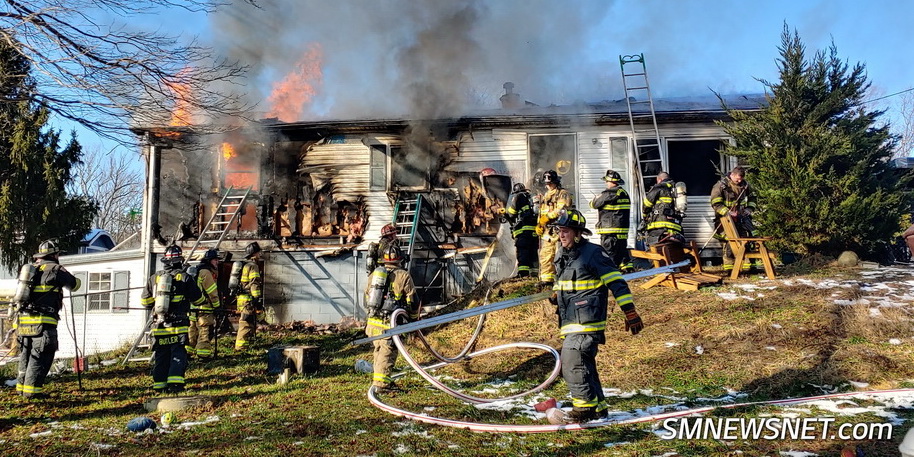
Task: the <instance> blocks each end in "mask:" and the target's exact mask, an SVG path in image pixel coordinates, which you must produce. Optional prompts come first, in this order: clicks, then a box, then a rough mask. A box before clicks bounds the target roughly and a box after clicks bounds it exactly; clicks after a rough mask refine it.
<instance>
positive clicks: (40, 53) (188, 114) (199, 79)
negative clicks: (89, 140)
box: [0, 0, 256, 142]
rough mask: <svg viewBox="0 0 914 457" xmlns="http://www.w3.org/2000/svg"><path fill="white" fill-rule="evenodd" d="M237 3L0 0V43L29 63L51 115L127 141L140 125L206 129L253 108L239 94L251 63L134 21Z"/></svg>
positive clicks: (201, 0) (222, 0)
mask: <svg viewBox="0 0 914 457" xmlns="http://www.w3.org/2000/svg"><path fill="white" fill-rule="evenodd" d="M244 1H245V2H246V3H249V4H251V5H253V6H256V4H255V0H244ZM229 2H230V0H0V39H2V40H4V41H6V42H8V43H9V44H10V45H11V46H13V47H14V48H15V49H16V50H18V52H19V53H20V54H22V55H23V56H25V57H26V58H27V59H28V60H29V61H30V63H31V65H32V70H33V76H34V77H35V78H36V80H37V82H38V87H39V90H38V92H39V94H38V98H39V99H40V100H41V101H44V102H46V103H47V106H48V107H49V108H50V109H51V110H52V111H53V112H55V113H56V114H57V115H59V116H61V117H63V118H66V119H70V120H73V121H75V122H78V123H80V124H82V125H84V126H85V127H87V128H89V129H91V130H93V131H95V132H97V133H98V134H100V135H102V136H105V137H108V138H112V139H116V140H119V141H122V142H124V141H125V140H127V141H129V139H130V138H131V137H130V134H129V128H130V127H134V126H144V127H148V126H169V125H186V126H190V127H191V128H193V127H197V128H200V129H203V127H202V126H203V125H210V124H212V121H214V120H221V119H224V118H232V117H236V116H242V117H243V115H244V113H245V112H246V111H247V109H248V108H249V107H248V106H246V105H244V103H243V102H242V100H241V97H240V95H238V94H237V93H235V92H234V91H233V90H232V87H233V84H235V82H236V80H237V78H238V77H239V76H241V75H242V74H243V72H244V70H245V68H244V67H243V66H241V65H239V64H238V63H236V62H230V61H226V60H224V59H219V58H217V57H215V56H214V53H213V52H212V50H211V49H210V48H207V47H204V46H200V45H199V44H198V43H197V42H196V41H195V40H191V41H190V42H189V43H181V40H180V39H179V36H177V35H169V34H167V33H163V32H160V31H155V32H145V31H136V30H132V29H131V28H130V27H128V26H127V25H126V24H127V23H128V21H130V20H131V19H136V18H138V17H140V16H144V15H152V14H156V13H158V12H161V10H162V9H163V8H182V9H184V10H186V11H189V12H203V11H205V12H211V11H214V10H215V9H216V8H217V7H219V6H221V5H225V4H227V3H229ZM100 17H114V18H115V20H114V21H112V22H110V23H103V21H102V20H101V19H100ZM208 128H212V127H207V129H208Z"/></svg>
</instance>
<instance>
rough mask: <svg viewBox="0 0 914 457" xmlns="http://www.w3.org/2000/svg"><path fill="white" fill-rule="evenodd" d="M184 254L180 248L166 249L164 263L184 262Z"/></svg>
mask: <svg viewBox="0 0 914 457" xmlns="http://www.w3.org/2000/svg"><path fill="white" fill-rule="evenodd" d="M183 254H184V252H183V251H181V247H180V246H176V245H174V244H173V245H171V246H168V247H167V248H165V254H164V255H162V262H164V263H167V264H172V263H181V262H184V255H183Z"/></svg>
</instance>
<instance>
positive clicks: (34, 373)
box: [14, 241, 80, 398]
mask: <svg viewBox="0 0 914 457" xmlns="http://www.w3.org/2000/svg"><path fill="white" fill-rule="evenodd" d="M59 255H60V250H59V249H57V245H56V244H55V243H54V242H53V241H45V242H43V243H41V245H40V246H39V247H38V253H37V254H35V255H33V256H32V257H33V258H34V259H35V263H34V264H32V265H31V266H30V267H31V268H29V271H30V272H31V273H30V278H29V280H28V282H27V283H24V284H22V287H25V288H27V289H28V292H27V294H26V295H27V298H25V299H24V300H22V301H21V302H19V301H18V300H14V301H17V303H16V306H17V308H18V309H17V312H18V314H17V317H16V322H17V325H16V340H17V343H18V345H19V376H18V377H17V378H16V392H18V393H19V394H20V395H22V396H23V397H25V398H45V397H47V395H46V394H45V393H44V382H45V379H46V378H47V376H48V372H49V371H50V370H51V364H52V363H53V362H54V354H55V353H56V352H57V321H58V320H59V319H60V310H61V309H62V308H63V289H64V288H66V289H69V290H70V291H75V290H79V286H80V282H79V279H77V278H76V277H74V276H73V275H72V274H70V273H69V272H68V271H67V270H66V269H65V268H64V267H62V266H60V264H59V263H58V262H57V258H58V256H59ZM26 268H28V267H23V268H22V270H25V269H26ZM20 280H21V275H20ZM18 295H19V293H18V291H17V296H18Z"/></svg>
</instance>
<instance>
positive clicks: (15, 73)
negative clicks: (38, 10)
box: [0, 41, 96, 270]
mask: <svg viewBox="0 0 914 457" xmlns="http://www.w3.org/2000/svg"><path fill="white" fill-rule="evenodd" d="M29 73H30V65H29V63H28V60H26V59H25V58H23V57H22V55H20V54H19V53H18V52H17V51H16V49H15V48H14V47H12V46H10V45H9V44H8V43H7V42H6V41H0V260H2V262H3V263H4V264H6V265H7V266H8V268H9V269H11V270H14V269H17V268H18V267H19V265H20V264H21V263H24V262H26V261H28V260H29V258H30V256H31V254H33V253H35V252H37V248H38V245H39V244H40V243H41V242H42V241H44V240H46V239H56V240H57V242H58V244H59V246H60V247H61V248H70V247H74V246H76V245H77V243H78V242H79V240H80V239H82V237H83V236H84V235H85V234H86V233H87V232H88V231H89V229H90V224H91V221H92V218H93V217H94V216H95V212H96V207H95V204H94V203H92V202H91V201H89V200H88V199H86V198H83V197H74V196H70V195H67V192H66V188H65V187H66V184H67V183H68V182H69V181H70V179H71V173H70V170H71V168H72V167H73V166H74V165H75V164H76V163H78V162H79V157H80V154H81V147H80V145H79V143H78V142H77V141H76V137H75V134H74V135H71V139H70V141H69V142H68V143H67V145H66V146H65V147H63V148H61V141H60V134H59V132H57V131H55V130H53V129H50V128H47V126H46V124H47V122H48V116H49V112H48V110H47V108H46V107H45V106H43V105H42V104H41V103H38V102H36V101H35V98H34V94H35V83H34V80H33V79H32V78H31V77H30V76H29Z"/></svg>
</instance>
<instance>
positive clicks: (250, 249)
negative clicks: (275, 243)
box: [244, 241, 261, 259]
mask: <svg viewBox="0 0 914 457" xmlns="http://www.w3.org/2000/svg"><path fill="white" fill-rule="evenodd" d="M260 251H261V249H260V245H259V244H257V242H256V241H254V242H252V243H250V244H248V245H247V246H245V248H244V258H245V259H250V258H251V257H254V254H257V253H258V252H260Z"/></svg>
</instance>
